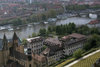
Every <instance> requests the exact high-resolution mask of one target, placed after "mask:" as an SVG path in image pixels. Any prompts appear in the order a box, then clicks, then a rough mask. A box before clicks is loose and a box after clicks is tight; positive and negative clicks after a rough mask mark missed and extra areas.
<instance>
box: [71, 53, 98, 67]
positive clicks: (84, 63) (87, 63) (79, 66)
mask: <svg viewBox="0 0 100 67" xmlns="http://www.w3.org/2000/svg"><path fill="white" fill-rule="evenodd" d="M98 58H100V52H98V53H96V54H94V55H92V56H89V57H88V58H86V59H83V60H81V61H80V62H78V63H76V64H74V65H73V66H71V67H91V66H92V64H93V63H94V62H95V61H96V60H97V59H98Z"/></svg>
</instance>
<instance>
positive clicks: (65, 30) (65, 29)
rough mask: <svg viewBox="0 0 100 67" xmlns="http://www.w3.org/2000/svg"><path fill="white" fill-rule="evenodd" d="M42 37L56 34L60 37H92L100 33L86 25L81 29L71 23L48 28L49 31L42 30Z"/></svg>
mask: <svg viewBox="0 0 100 67" xmlns="http://www.w3.org/2000/svg"><path fill="white" fill-rule="evenodd" d="M39 33H40V34H41V35H45V34H46V36H48V34H56V35H59V36H64V35H68V34H71V33H80V34H84V35H90V34H100V31H99V30H98V29H97V28H89V27H88V26H86V25H82V26H79V27H76V25H75V24H74V23H69V24H65V25H58V26H54V27H48V29H47V30H46V29H40V32H39Z"/></svg>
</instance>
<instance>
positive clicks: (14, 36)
mask: <svg viewBox="0 0 100 67" xmlns="http://www.w3.org/2000/svg"><path fill="white" fill-rule="evenodd" d="M13 40H18V37H17V34H16V33H15V32H14V35H13Z"/></svg>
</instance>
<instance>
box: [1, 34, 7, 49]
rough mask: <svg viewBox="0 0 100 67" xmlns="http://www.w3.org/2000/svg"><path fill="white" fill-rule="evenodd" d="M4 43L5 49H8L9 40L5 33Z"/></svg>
mask: <svg viewBox="0 0 100 67" xmlns="http://www.w3.org/2000/svg"><path fill="white" fill-rule="evenodd" d="M2 44H3V50H7V49H8V40H7V38H6V35H5V34H4V36H3V41H2Z"/></svg>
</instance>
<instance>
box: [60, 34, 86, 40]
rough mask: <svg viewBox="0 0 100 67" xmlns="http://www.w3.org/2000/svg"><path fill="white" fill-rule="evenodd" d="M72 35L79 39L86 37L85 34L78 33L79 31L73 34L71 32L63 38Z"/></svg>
mask: <svg viewBox="0 0 100 67" xmlns="http://www.w3.org/2000/svg"><path fill="white" fill-rule="evenodd" d="M71 37H73V38H77V39H81V38H84V37H85V35H82V34H78V33H73V34H70V35H68V36H64V37H62V39H69V38H71Z"/></svg>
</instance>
